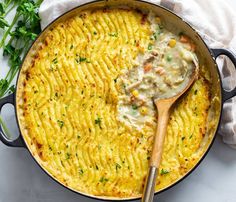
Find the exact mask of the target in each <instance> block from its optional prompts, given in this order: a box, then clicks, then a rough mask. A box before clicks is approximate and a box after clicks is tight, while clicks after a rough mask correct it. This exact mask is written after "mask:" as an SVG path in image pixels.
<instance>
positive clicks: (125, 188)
mask: <svg viewBox="0 0 236 202" xmlns="http://www.w3.org/2000/svg"><path fill="white" fill-rule="evenodd" d="M150 35H151V30H150V24H149V22H148V21H147V20H144V16H143V14H142V13H141V12H138V11H135V10H132V9H130V10H125V9H108V10H93V11H89V10H87V11H83V12H81V13H80V14H78V15H77V16H75V17H73V18H70V19H69V20H67V21H65V22H63V23H60V24H58V25H56V26H55V27H54V28H53V29H52V30H50V31H48V33H47V36H46V40H45V41H44V43H43V44H42V47H41V48H40V50H39V51H38V52H37V54H36V56H35V58H34V60H33V62H32V63H31V64H30V65H29V66H28V67H27V69H28V70H27V71H26V72H25V77H26V79H25V80H24V83H23V82H22V83H23V86H24V87H23V88H22V90H21V91H20V92H18V94H22V96H23V101H22V102H21V104H20V105H19V109H20V110H21V111H22V115H21V116H20V117H19V120H20V126H21V128H24V129H25V131H24V132H23V134H22V135H23V137H24V139H25V140H26V142H27V144H28V145H29V147H30V149H31V151H32V153H33V154H34V156H35V158H36V159H37V161H38V162H39V163H40V164H41V165H42V166H43V167H44V168H45V169H46V170H47V171H48V172H49V173H50V174H51V175H52V176H54V177H55V178H56V179H57V180H58V181H60V182H61V183H63V184H64V185H66V186H68V187H70V188H72V189H74V190H77V191H80V192H83V193H86V194H91V195H97V196H110V197H117V198H122V197H124V198H129V197H137V196H140V195H141V193H142V191H143V188H144V182H145V176H146V174H147V170H148V159H149V156H150V152H151V146H152V141H153V134H154V132H155V127H153V126H152V125H150V126H148V125H147V126H145V127H144V128H143V130H141V131H138V130H136V129H135V128H134V129H131V128H129V127H127V126H125V125H124V123H120V122H119V121H118V120H117V99H118V93H119V89H118V86H117V85H116V78H117V77H118V76H119V74H120V71H121V70H122V69H124V68H126V69H130V68H132V67H133V61H134V59H135V58H136V57H137V55H138V53H139V52H143V51H144V49H145V48H146V47H147V46H148V44H149V42H150ZM201 72H202V71H201ZM209 100H210V95H209V84H208V82H207V81H206V79H205V78H204V75H203V73H201V75H200V76H199V79H198V80H197V81H196V82H195V84H194V85H193V86H192V88H191V90H190V91H189V92H188V93H187V95H186V96H184V97H183V98H181V100H180V101H179V102H178V103H177V105H176V106H175V107H174V109H173V111H172V113H171V117H170V122H169V125H168V134H167V136H166V139H165V146H164V153H163V158H162V164H161V168H160V170H159V171H160V175H159V177H158V180H157V185H156V189H157V190H160V189H163V188H165V187H167V186H168V185H170V184H171V183H173V182H175V181H177V180H178V179H179V178H181V177H183V176H184V175H185V174H186V173H187V172H188V171H189V170H190V169H191V168H192V167H193V166H194V165H195V164H196V163H197V162H198V161H199V159H200V157H201V156H202V154H203V153H204V152H205V149H204V148H202V147H204V146H203V143H204V141H205V140H204V139H205V138H206V135H205V133H206V122H207V115H208V108H209V106H210V101H209ZM19 103H20V102H19ZM204 137H205V138H204Z"/></svg>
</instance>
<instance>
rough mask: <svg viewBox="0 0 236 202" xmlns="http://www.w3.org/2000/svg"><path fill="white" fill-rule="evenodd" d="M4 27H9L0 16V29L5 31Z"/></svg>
mask: <svg viewBox="0 0 236 202" xmlns="http://www.w3.org/2000/svg"><path fill="white" fill-rule="evenodd" d="M5 27H9V24H8V22H7V21H6V20H5V19H4V18H3V17H2V16H0V28H2V29H5Z"/></svg>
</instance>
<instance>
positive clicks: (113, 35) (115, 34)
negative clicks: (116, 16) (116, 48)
mask: <svg viewBox="0 0 236 202" xmlns="http://www.w3.org/2000/svg"><path fill="white" fill-rule="evenodd" d="M108 35H109V36H112V37H118V33H117V32H115V33H109V34H108Z"/></svg>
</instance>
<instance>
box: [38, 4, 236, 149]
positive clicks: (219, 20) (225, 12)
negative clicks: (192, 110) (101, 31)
mask: <svg viewBox="0 0 236 202" xmlns="http://www.w3.org/2000/svg"><path fill="white" fill-rule="evenodd" d="M89 1H90V0H60V1H58V0H44V1H43V3H42V5H41V7H40V9H39V15H40V17H41V19H42V20H41V27H42V29H43V28H45V27H46V26H47V25H48V24H49V23H50V22H52V21H53V20H54V19H55V18H57V17H58V16H60V15H61V14H63V13H65V12H66V11H68V10H70V9H72V8H74V7H76V6H78V5H81V4H84V3H87V2H89ZM150 2H153V3H156V4H160V5H162V6H164V7H167V8H168V9H170V10H172V11H174V12H175V13H177V14H178V15H180V16H181V17H183V18H184V19H185V20H186V21H188V22H189V23H190V24H191V25H192V26H193V27H194V28H195V29H196V30H198V32H199V33H200V35H201V36H202V37H203V39H204V40H205V41H206V43H207V44H208V45H209V46H210V47H211V48H227V49H231V50H232V51H233V52H234V53H236V51H235V50H236V13H235V12H234V10H233V8H232V7H230V5H229V4H227V3H226V2H225V1H222V0H215V1H206V0H150ZM218 64H219V66H220V68H221V72H222V78H223V83H224V88H225V89H232V88H233V87H234V86H235V85H236V79H235V78H236V73H235V68H234V66H233V65H232V64H231V63H230V62H229V60H228V59H227V58H223V59H222V58H221V59H219V60H218ZM233 77H234V79H233ZM219 133H220V134H221V135H222V137H223V141H224V142H225V143H226V144H228V145H229V146H231V147H233V148H235V149H236V98H233V99H231V100H229V101H228V102H227V103H225V104H224V110H223V118H222V123H221V125H220V130H219Z"/></svg>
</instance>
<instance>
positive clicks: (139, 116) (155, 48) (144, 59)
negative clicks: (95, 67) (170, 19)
mask: <svg viewBox="0 0 236 202" xmlns="http://www.w3.org/2000/svg"><path fill="white" fill-rule="evenodd" d="M148 20H149V21H150V23H151V30H152V32H153V34H152V36H150V37H151V39H152V43H150V44H149V45H148V47H147V49H146V50H145V53H144V54H141V53H140V54H139V55H138V57H137V58H136V61H135V66H134V67H133V68H132V69H131V70H129V71H128V70H126V71H124V72H123V74H122V75H121V76H120V77H119V78H118V79H119V83H120V85H121V88H122V89H123V90H122V95H120V96H119V101H118V119H119V120H120V121H121V122H124V123H125V124H127V125H128V126H133V127H135V128H137V129H141V128H142V127H143V126H144V124H155V113H156V110H155V107H154V103H153V97H155V98H159V99H163V98H168V97H172V96H174V95H176V94H178V93H179V92H181V91H182V90H183V89H184V88H185V87H186V85H187V84H188V81H189V79H190V76H191V74H192V72H193V70H194V68H195V67H196V66H198V60H197V57H196V54H195V53H194V50H193V48H194V46H193V44H192V42H191V41H190V40H189V39H188V38H187V37H186V36H184V38H183V36H179V35H176V34H174V33H172V32H170V31H168V30H166V29H165V28H163V27H162V25H161V24H160V23H159V20H160V19H159V18H156V17H155V16H154V15H153V14H152V13H150V14H149V16H148ZM181 37H182V38H181Z"/></svg>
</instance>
